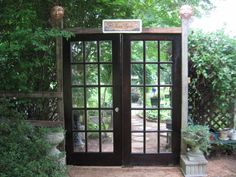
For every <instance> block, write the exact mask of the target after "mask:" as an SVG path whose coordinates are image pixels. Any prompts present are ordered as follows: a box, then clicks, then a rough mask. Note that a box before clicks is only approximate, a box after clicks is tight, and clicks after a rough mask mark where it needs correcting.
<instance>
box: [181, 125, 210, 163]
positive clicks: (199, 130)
mask: <svg viewBox="0 0 236 177" xmlns="http://www.w3.org/2000/svg"><path fill="white" fill-rule="evenodd" d="M209 137H210V132H209V128H208V126H205V125H193V124H192V125H188V126H187V127H186V128H184V129H183V130H182V138H183V140H184V142H185V143H186V145H187V146H188V147H189V148H190V150H189V152H187V157H188V158H189V160H195V159H198V158H201V157H203V152H205V153H207V152H208V148H209Z"/></svg>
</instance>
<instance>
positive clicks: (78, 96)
mask: <svg viewBox="0 0 236 177" xmlns="http://www.w3.org/2000/svg"><path fill="white" fill-rule="evenodd" d="M72 107H73V108H83V107H84V88H72Z"/></svg>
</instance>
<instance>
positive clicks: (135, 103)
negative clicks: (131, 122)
mask: <svg viewBox="0 0 236 177" xmlns="http://www.w3.org/2000/svg"><path fill="white" fill-rule="evenodd" d="M131 108H143V87H131Z"/></svg>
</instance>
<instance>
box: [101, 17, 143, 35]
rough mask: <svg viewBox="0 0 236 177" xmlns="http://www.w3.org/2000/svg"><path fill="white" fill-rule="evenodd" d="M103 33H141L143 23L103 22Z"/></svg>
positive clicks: (132, 20) (128, 20)
mask: <svg viewBox="0 0 236 177" xmlns="http://www.w3.org/2000/svg"><path fill="white" fill-rule="evenodd" d="M102 31H103V33H141V32H142V21H141V20H139V19H125V20H103V21H102Z"/></svg>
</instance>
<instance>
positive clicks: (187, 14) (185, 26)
mask: <svg viewBox="0 0 236 177" xmlns="http://www.w3.org/2000/svg"><path fill="white" fill-rule="evenodd" d="M192 13H193V10H192V8H191V7H190V6H189V5H183V6H182V7H181V8H180V11H179V14H180V17H181V20H182V106H181V115H182V118H181V119H182V123H181V128H184V127H186V126H187V122H188V30H189V20H190V18H191V16H192ZM185 152H186V146H185V145H184V143H183V140H182V138H181V153H185Z"/></svg>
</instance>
